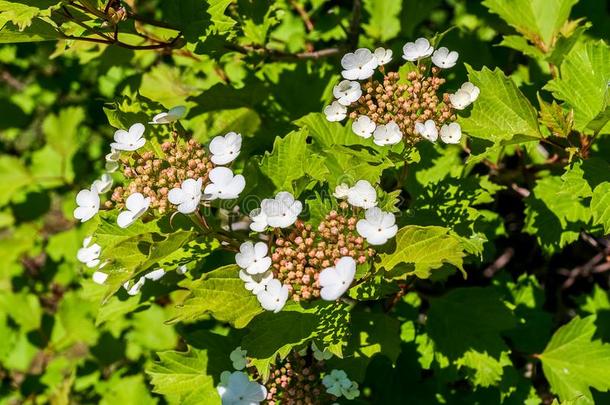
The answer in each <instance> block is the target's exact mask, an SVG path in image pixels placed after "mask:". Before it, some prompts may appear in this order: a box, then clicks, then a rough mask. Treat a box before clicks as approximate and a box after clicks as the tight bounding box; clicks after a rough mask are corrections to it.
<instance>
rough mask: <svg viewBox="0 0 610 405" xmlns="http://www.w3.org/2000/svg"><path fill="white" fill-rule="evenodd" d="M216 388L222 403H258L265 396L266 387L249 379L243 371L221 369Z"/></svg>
mask: <svg viewBox="0 0 610 405" xmlns="http://www.w3.org/2000/svg"><path fill="white" fill-rule="evenodd" d="M216 390H217V391H218V395H220V400H221V402H222V405H258V404H259V403H261V402H262V401H264V400H265V398H267V388H265V387H264V386H263V385H261V384H259V383H257V382H255V381H250V380H249V379H248V375H247V374H246V373H244V372H243V371H234V372H232V373H231V372H229V371H223V372H222V374H221V375H220V384H219V385H218V387H216Z"/></svg>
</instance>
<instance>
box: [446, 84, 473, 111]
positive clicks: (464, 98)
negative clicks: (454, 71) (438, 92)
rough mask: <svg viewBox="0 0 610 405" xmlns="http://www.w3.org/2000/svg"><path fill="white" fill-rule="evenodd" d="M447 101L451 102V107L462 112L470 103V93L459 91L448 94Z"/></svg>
mask: <svg viewBox="0 0 610 405" xmlns="http://www.w3.org/2000/svg"><path fill="white" fill-rule="evenodd" d="M449 101H451V106H452V107H453V108H455V109H456V110H463V109H464V108H466V107H468V106H469V105H470V103H472V101H470V93H468V92H467V91H465V90H461V89H460V90H458V91H456V92H455V93H453V94H449Z"/></svg>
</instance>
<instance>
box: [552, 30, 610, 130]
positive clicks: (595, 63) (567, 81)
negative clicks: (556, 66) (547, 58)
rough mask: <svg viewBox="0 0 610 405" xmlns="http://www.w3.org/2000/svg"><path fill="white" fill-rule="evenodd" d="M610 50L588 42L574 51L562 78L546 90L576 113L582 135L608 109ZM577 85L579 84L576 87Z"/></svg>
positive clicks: (565, 65) (577, 127) (576, 125)
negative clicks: (576, 84)
mask: <svg viewBox="0 0 610 405" xmlns="http://www.w3.org/2000/svg"><path fill="white" fill-rule="evenodd" d="M609 77H610V50H609V49H608V45H606V44H605V43H604V42H602V41H599V42H589V43H587V44H580V45H577V46H575V47H574V49H572V51H571V52H570V53H569V54H568V56H566V58H565V59H564V61H563V63H562V64H561V67H560V76H559V78H557V79H553V80H551V81H550V82H549V83H548V84H547V85H546V86H545V87H544V88H545V89H546V90H549V91H551V92H552V93H553V95H554V96H555V98H557V99H559V100H563V101H565V102H566V103H567V104H568V106H569V107H570V108H573V109H574V121H575V127H576V129H578V130H579V131H582V130H584V129H585V128H586V127H587V125H588V124H589V123H590V122H591V121H592V120H593V119H594V118H595V117H596V116H597V115H598V114H599V113H600V112H602V110H603V109H605V107H606V94H607V91H608V78H609ZM574 83H578V86H575V85H574Z"/></svg>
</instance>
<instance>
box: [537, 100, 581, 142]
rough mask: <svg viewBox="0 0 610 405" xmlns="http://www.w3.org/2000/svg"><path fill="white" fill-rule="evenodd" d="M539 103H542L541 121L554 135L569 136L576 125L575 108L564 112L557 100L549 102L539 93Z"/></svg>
mask: <svg viewBox="0 0 610 405" xmlns="http://www.w3.org/2000/svg"><path fill="white" fill-rule="evenodd" d="M538 103H539V104H540V123H541V124H542V125H544V126H545V127H547V128H548V129H549V130H550V131H551V133H552V134H553V135H555V136H558V137H561V138H567V137H568V135H569V134H570V132H572V127H573V126H574V110H570V111H568V112H564V111H563V108H561V106H560V105H559V104H557V102H556V101H555V100H553V102H552V103H551V104H548V103H546V102H545V101H544V100H542V98H540V95H538Z"/></svg>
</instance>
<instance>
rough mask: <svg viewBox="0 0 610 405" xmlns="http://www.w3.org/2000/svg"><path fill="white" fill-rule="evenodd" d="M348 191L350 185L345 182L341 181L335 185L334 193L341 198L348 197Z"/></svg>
mask: <svg viewBox="0 0 610 405" xmlns="http://www.w3.org/2000/svg"><path fill="white" fill-rule="evenodd" d="M348 193H349V186H348V185H347V184H345V183H341V184H339V185H338V186H337V187H335V192H334V193H333V196H334V197H335V198H338V199H340V200H344V199H346V198H347V196H348Z"/></svg>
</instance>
